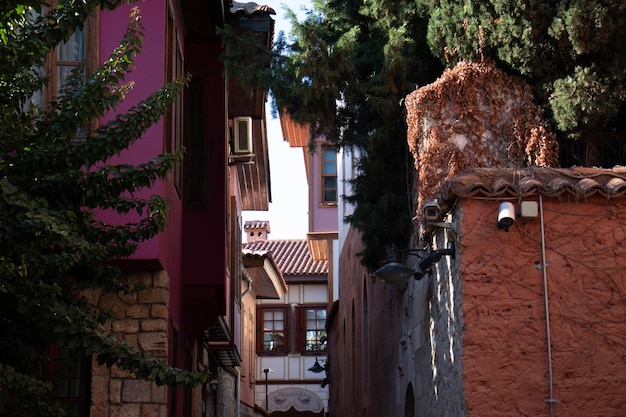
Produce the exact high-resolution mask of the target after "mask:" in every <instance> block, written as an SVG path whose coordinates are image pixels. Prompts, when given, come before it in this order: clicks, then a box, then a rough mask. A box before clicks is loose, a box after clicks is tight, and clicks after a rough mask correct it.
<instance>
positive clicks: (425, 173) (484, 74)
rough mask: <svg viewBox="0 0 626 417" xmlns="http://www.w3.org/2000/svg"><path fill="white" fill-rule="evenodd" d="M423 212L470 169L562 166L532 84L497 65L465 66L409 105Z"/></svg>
mask: <svg viewBox="0 0 626 417" xmlns="http://www.w3.org/2000/svg"><path fill="white" fill-rule="evenodd" d="M406 110H407V116H406V120H407V128H408V131H407V138H408V142H409V149H410V150H411V152H412V153H413V156H414V158H415V168H416V170H417V173H418V183H417V195H418V201H417V203H418V204H417V206H418V210H417V213H418V217H419V216H420V215H421V205H422V203H423V202H424V201H426V200H428V199H430V198H432V197H433V196H434V195H435V194H436V193H437V191H438V190H439V188H440V186H441V185H442V183H443V182H444V181H445V180H446V179H447V178H450V177H451V176H454V175H456V174H459V173H460V172H462V171H464V170H466V169H469V168H480V167H503V168H522V167H525V166H531V165H542V166H558V156H559V155H558V143H557V141H556V137H555V135H554V133H552V132H551V130H550V126H549V124H548V122H547V121H546V120H545V119H544V117H543V110H542V108H541V107H539V106H538V105H537V104H536V103H535V102H534V100H533V95H532V90H531V88H530V86H529V85H527V84H526V83H525V82H524V81H522V80H521V79H519V78H515V77H512V76H509V75H507V74H505V73H504V72H502V71H501V70H499V69H498V68H496V66H495V64H494V63H493V62H491V61H481V62H460V63H458V64H457V65H456V66H455V67H454V68H452V69H448V70H446V71H445V72H444V73H443V75H442V76H441V77H440V78H439V79H438V80H437V81H435V82H434V83H432V84H429V85H426V86H424V87H422V88H418V89H417V90H415V91H414V92H413V93H411V94H409V95H408V96H407V98H406Z"/></svg>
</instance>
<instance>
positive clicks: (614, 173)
mask: <svg viewBox="0 0 626 417" xmlns="http://www.w3.org/2000/svg"><path fill="white" fill-rule="evenodd" d="M538 194H539V195H542V196H545V197H560V196H563V195H569V196H571V197H574V198H575V199H584V198H588V197H591V196H594V195H599V196H601V197H604V198H620V197H623V196H625V195H626V168H623V167H615V168H612V169H604V168H585V167H573V168H548V167H529V168H526V169H521V170H520V169H497V168H479V169H473V170H468V171H465V172H463V173H461V174H459V175H457V176H455V177H452V178H450V179H449V180H448V181H446V182H445V183H444V184H443V186H442V188H441V192H440V193H439V200H440V201H442V202H446V201H452V200H454V199H456V198H480V197H482V198H498V197H502V198H515V197H518V198H519V197H526V196H529V195H538Z"/></svg>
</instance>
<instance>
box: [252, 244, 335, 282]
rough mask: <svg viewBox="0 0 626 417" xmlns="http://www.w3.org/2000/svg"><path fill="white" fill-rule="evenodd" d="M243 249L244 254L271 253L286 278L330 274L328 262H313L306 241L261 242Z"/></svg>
mask: <svg viewBox="0 0 626 417" xmlns="http://www.w3.org/2000/svg"><path fill="white" fill-rule="evenodd" d="M242 249H243V252H244V253H250V252H261V253H262V252H265V253H270V254H271V255H272V257H273V258H274V260H275V261H276V265H278V269H280V271H281V272H282V273H283V275H284V276H286V275H290V276H292V277H293V276H297V275H300V276H303V275H325V274H328V261H315V260H313V258H312V257H311V254H310V252H309V248H308V245H307V241H306V239H277V240H260V241H257V242H249V243H244V244H243V245H242ZM285 279H287V277H285Z"/></svg>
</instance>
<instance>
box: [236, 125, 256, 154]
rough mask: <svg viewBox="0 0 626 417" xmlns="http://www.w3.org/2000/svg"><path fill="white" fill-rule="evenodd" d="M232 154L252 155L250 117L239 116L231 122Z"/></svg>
mask: <svg viewBox="0 0 626 417" xmlns="http://www.w3.org/2000/svg"><path fill="white" fill-rule="evenodd" d="M233 133H234V135H235V137H234V147H233V148H234V149H233V150H234V152H235V153H236V154H251V153H252V117H248V116H241V117H235V118H234V120H233Z"/></svg>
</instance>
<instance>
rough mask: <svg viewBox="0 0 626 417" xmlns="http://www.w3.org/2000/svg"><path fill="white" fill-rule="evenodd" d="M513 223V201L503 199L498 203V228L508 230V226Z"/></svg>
mask: <svg viewBox="0 0 626 417" xmlns="http://www.w3.org/2000/svg"><path fill="white" fill-rule="evenodd" d="M513 223H515V206H513V203H509V202H508V201H505V202H504V203H502V204H500V208H499V209H498V228H499V229H504V231H505V232H508V231H509V227H511V225H513Z"/></svg>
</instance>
